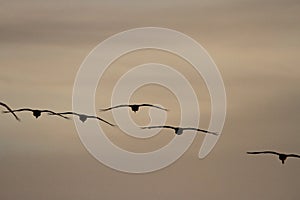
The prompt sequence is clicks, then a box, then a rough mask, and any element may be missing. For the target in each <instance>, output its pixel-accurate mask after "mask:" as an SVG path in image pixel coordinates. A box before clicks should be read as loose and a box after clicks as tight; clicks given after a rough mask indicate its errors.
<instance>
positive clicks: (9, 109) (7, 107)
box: [0, 102, 21, 121]
mask: <svg viewBox="0 0 300 200" xmlns="http://www.w3.org/2000/svg"><path fill="white" fill-rule="evenodd" d="M0 105H1V106H4V107H5V108H6V109H7V110H8V111H9V112H10V113H11V114H13V115H14V116H15V118H16V120H18V121H21V120H20V118H19V117H18V116H17V115H16V114H15V113H14V112H13V110H12V109H11V108H10V107H9V106H8V105H6V104H5V103H2V102H0Z"/></svg>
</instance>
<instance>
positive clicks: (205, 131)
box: [182, 128, 219, 135]
mask: <svg viewBox="0 0 300 200" xmlns="http://www.w3.org/2000/svg"><path fill="white" fill-rule="evenodd" d="M182 129H183V130H194V131H200V132H204V133H209V134H213V135H219V134H218V133H216V132H211V131H208V130H204V129H200V128H182Z"/></svg>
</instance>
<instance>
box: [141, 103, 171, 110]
mask: <svg viewBox="0 0 300 200" xmlns="http://www.w3.org/2000/svg"><path fill="white" fill-rule="evenodd" d="M139 106H148V107H154V108H158V109H160V110H164V111H168V109H165V108H162V107H159V106H155V105H152V104H147V103H144V104H141V105H139Z"/></svg>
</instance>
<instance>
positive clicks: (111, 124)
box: [92, 116, 116, 126]
mask: <svg viewBox="0 0 300 200" xmlns="http://www.w3.org/2000/svg"><path fill="white" fill-rule="evenodd" d="M92 117H93V118H96V119H98V120H100V121H102V122H104V123H107V124H109V125H110V126H116V125H114V124H112V123H110V122H108V121H106V120H104V119H102V118H100V117H96V116H92Z"/></svg>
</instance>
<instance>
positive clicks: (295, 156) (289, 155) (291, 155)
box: [287, 154, 300, 158]
mask: <svg viewBox="0 0 300 200" xmlns="http://www.w3.org/2000/svg"><path fill="white" fill-rule="evenodd" d="M287 156H288V157H294V158H300V155H296V154H288V155H287Z"/></svg>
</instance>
